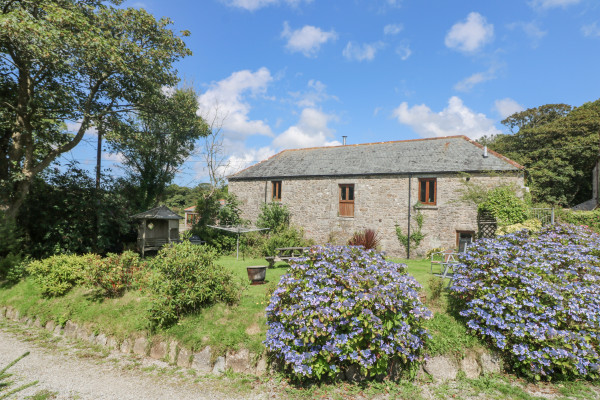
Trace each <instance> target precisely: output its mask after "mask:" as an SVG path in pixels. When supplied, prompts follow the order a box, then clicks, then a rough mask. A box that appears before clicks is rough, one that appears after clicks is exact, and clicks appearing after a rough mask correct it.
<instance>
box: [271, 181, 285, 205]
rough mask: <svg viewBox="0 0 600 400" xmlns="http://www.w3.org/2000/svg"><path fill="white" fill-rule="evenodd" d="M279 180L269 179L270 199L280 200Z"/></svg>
mask: <svg viewBox="0 0 600 400" xmlns="http://www.w3.org/2000/svg"><path fill="white" fill-rule="evenodd" d="M281 186H282V184H281V181H271V200H272V201H281Z"/></svg>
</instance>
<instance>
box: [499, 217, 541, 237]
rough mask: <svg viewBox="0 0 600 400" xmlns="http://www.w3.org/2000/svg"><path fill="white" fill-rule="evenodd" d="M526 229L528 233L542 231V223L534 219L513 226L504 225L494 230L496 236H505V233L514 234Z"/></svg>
mask: <svg viewBox="0 0 600 400" xmlns="http://www.w3.org/2000/svg"><path fill="white" fill-rule="evenodd" d="M523 229H527V230H528V231H529V232H537V231H539V230H540V229H542V221H540V220H539V219H536V218H532V219H528V220H526V221H523V222H522V223H518V224H513V225H504V226H501V227H499V228H498V229H497V230H496V236H501V235H506V234H507V233H515V232H519V231H522V230H523Z"/></svg>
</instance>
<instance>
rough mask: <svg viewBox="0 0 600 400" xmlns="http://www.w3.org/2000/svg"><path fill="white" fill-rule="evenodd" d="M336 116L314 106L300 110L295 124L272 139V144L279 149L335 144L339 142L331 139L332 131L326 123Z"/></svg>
mask: <svg viewBox="0 0 600 400" xmlns="http://www.w3.org/2000/svg"><path fill="white" fill-rule="evenodd" d="M336 119H337V117H336V116H335V115H332V114H326V113H324V112H323V111H321V110H317V109H315V108H305V109H304V110H302V113H301V115H300V120H299V121H298V124H297V125H294V126H291V127H289V128H288V129H287V130H286V131H285V132H283V133H282V134H281V135H279V136H277V137H276V138H275V140H273V146H275V147H276V148H280V149H296V148H304V147H317V146H336V145H339V144H341V143H340V142H338V141H336V140H331V139H332V137H333V133H334V131H333V130H332V129H331V128H329V127H328V126H327V125H328V124H329V122H330V121H333V120H336Z"/></svg>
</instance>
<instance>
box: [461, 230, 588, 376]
mask: <svg viewBox="0 0 600 400" xmlns="http://www.w3.org/2000/svg"><path fill="white" fill-rule="evenodd" d="M461 261H462V264H461V265H459V266H457V267H455V282H454V285H453V287H452V288H451V290H452V292H453V294H454V296H455V297H456V298H457V299H458V305H459V307H460V308H461V309H462V311H461V312H460V314H461V315H463V316H465V317H466V318H467V326H468V327H469V328H470V329H472V330H473V331H474V332H476V333H477V334H479V335H480V336H482V337H483V338H485V339H487V340H488V341H489V342H490V343H491V344H492V345H493V346H495V347H497V348H498V349H500V351H502V352H503V354H504V355H505V356H506V358H507V359H508V360H509V364H510V365H512V366H513V368H514V369H515V371H517V372H521V373H523V374H525V375H528V376H532V377H535V378H536V379H540V378H542V377H546V378H551V377H563V378H564V377H587V378H598V376H599V374H598V369H599V353H600V342H599V338H600V336H599V335H600V236H599V235H598V234H595V233H593V232H592V231H590V230H589V229H586V228H583V227H576V226H572V225H557V226H549V227H545V228H543V229H542V230H541V231H540V232H539V233H538V234H535V235H533V234H532V235H530V234H529V233H528V232H527V231H521V232H517V233H514V234H510V235H506V236H502V237H499V238H497V239H494V240H492V239H488V240H480V241H478V242H476V243H475V244H474V245H473V246H471V247H470V248H469V252H468V253H467V254H466V255H464V256H463V258H462V260H461Z"/></svg>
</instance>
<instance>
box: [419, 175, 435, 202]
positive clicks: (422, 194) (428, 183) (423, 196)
mask: <svg viewBox="0 0 600 400" xmlns="http://www.w3.org/2000/svg"><path fill="white" fill-rule="evenodd" d="M436 195H437V180H436V178H419V202H420V203H421V204H428V205H432V206H434V205H435V204H436Z"/></svg>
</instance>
